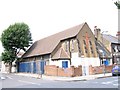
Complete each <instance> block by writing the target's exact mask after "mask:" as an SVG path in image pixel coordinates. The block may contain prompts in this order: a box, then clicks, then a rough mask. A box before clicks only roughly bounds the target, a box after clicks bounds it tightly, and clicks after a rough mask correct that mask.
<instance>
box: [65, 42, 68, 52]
mask: <svg viewBox="0 0 120 90" xmlns="http://www.w3.org/2000/svg"><path fill="white" fill-rule="evenodd" d="M65 50H66V52H68V41H65Z"/></svg>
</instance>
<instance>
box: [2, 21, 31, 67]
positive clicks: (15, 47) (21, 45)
mask: <svg viewBox="0 0 120 90" xmlns="http://www.w3.org/2000/svg"><path fill="white" fill-rule="evenodd" d="M1 42H2V45H3V47H4V49H5V51H4V53H3V54H2V57H4V56H6V57H9V59H8V58H7V59H6V58H5V59H4V58H2V61H5V62H6V63H9V65H11V62H13V61H14V60H16V59H17V54H18V53H19V52H20V51H21V50H23V51H26V49H27V48H28V47H29V46H30V45H31V44H32V37H31V33H30V31H29V26H28V25H27V24H25V23H15V24H13V25H10V26H9V27H8V28H7V29H6V30H4V31H3V33H2V35H1ZM12 55H13V57H12ZM10 67H11V66H10Z"/></svg>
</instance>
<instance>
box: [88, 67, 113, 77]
mask: <svg viewBox="0 0 120 90" xmlns="http://www.w3.org/2000/svg"><path fill="white" fill-rule="evenodd" d="M112 67H113V65H110V66H104V65H103V66H95V67H92V65H90V66H89V74H90V75H93V74H102V73H104V70H105V71H106V72H109V73H110V72H111V70H112Z"/></svg>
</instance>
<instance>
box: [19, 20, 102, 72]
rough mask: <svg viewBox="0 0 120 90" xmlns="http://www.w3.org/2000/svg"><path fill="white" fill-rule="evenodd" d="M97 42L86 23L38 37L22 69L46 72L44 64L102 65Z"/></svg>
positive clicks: (21, 63)
mask: <svg viewBox="0 0 120 90" xmlns="http://www.w3.org/2000/svg"><path fill="white" fill-rule="evenodd" d="M95 41H96V40H95V36H94V34H93V33H92V31H91V29H90V28H89V26H88V24H87V23H86V22H85V23H82V24H80V25H77V26H74V27H72V28H69V29H67V30H64V31H62V32H59V33H57V34H54V35H51V36H48V37H46V38H43V39H41V40H38V41H36V42H34V43H33V45H32V46H31V47H30V48H29V49H28V50H27V51H26V53H25V54H24V55H23V56H22V60H21V62H20V63H19V72H30V73H42V74H43V73H44V66H45V65H56V66H59V67H61V68H69V67H70V66H76V67H77V66H78V65H82V66H89V65H92V66H100V60H99V55H98V52H97V49H96V43H95Z"/></svg>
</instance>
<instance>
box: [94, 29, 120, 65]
mask: <svg viewBox="0 0 120 90" xmlns="http://www.w3.org/2000/svg"><path fill="white" fill-rule="evenodd" d="M94 34H95V38H96V45H97V48H98V49H99V51H101V52H102V53H100V52H99V56H100V59H102V60H104V61H106V60H107V61H108V64H110V65H111V64H114V63H116V62H117V59H119V58H120V57H119V52H120V42H119V40H120V39H119V38H118V37H115V36H112V35H109V34H103V32H101V30H100V29H99V28H97V27H95V29H94ZM102 62H103V61H102ZM101 64H103V63H101Z"/></svg>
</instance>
